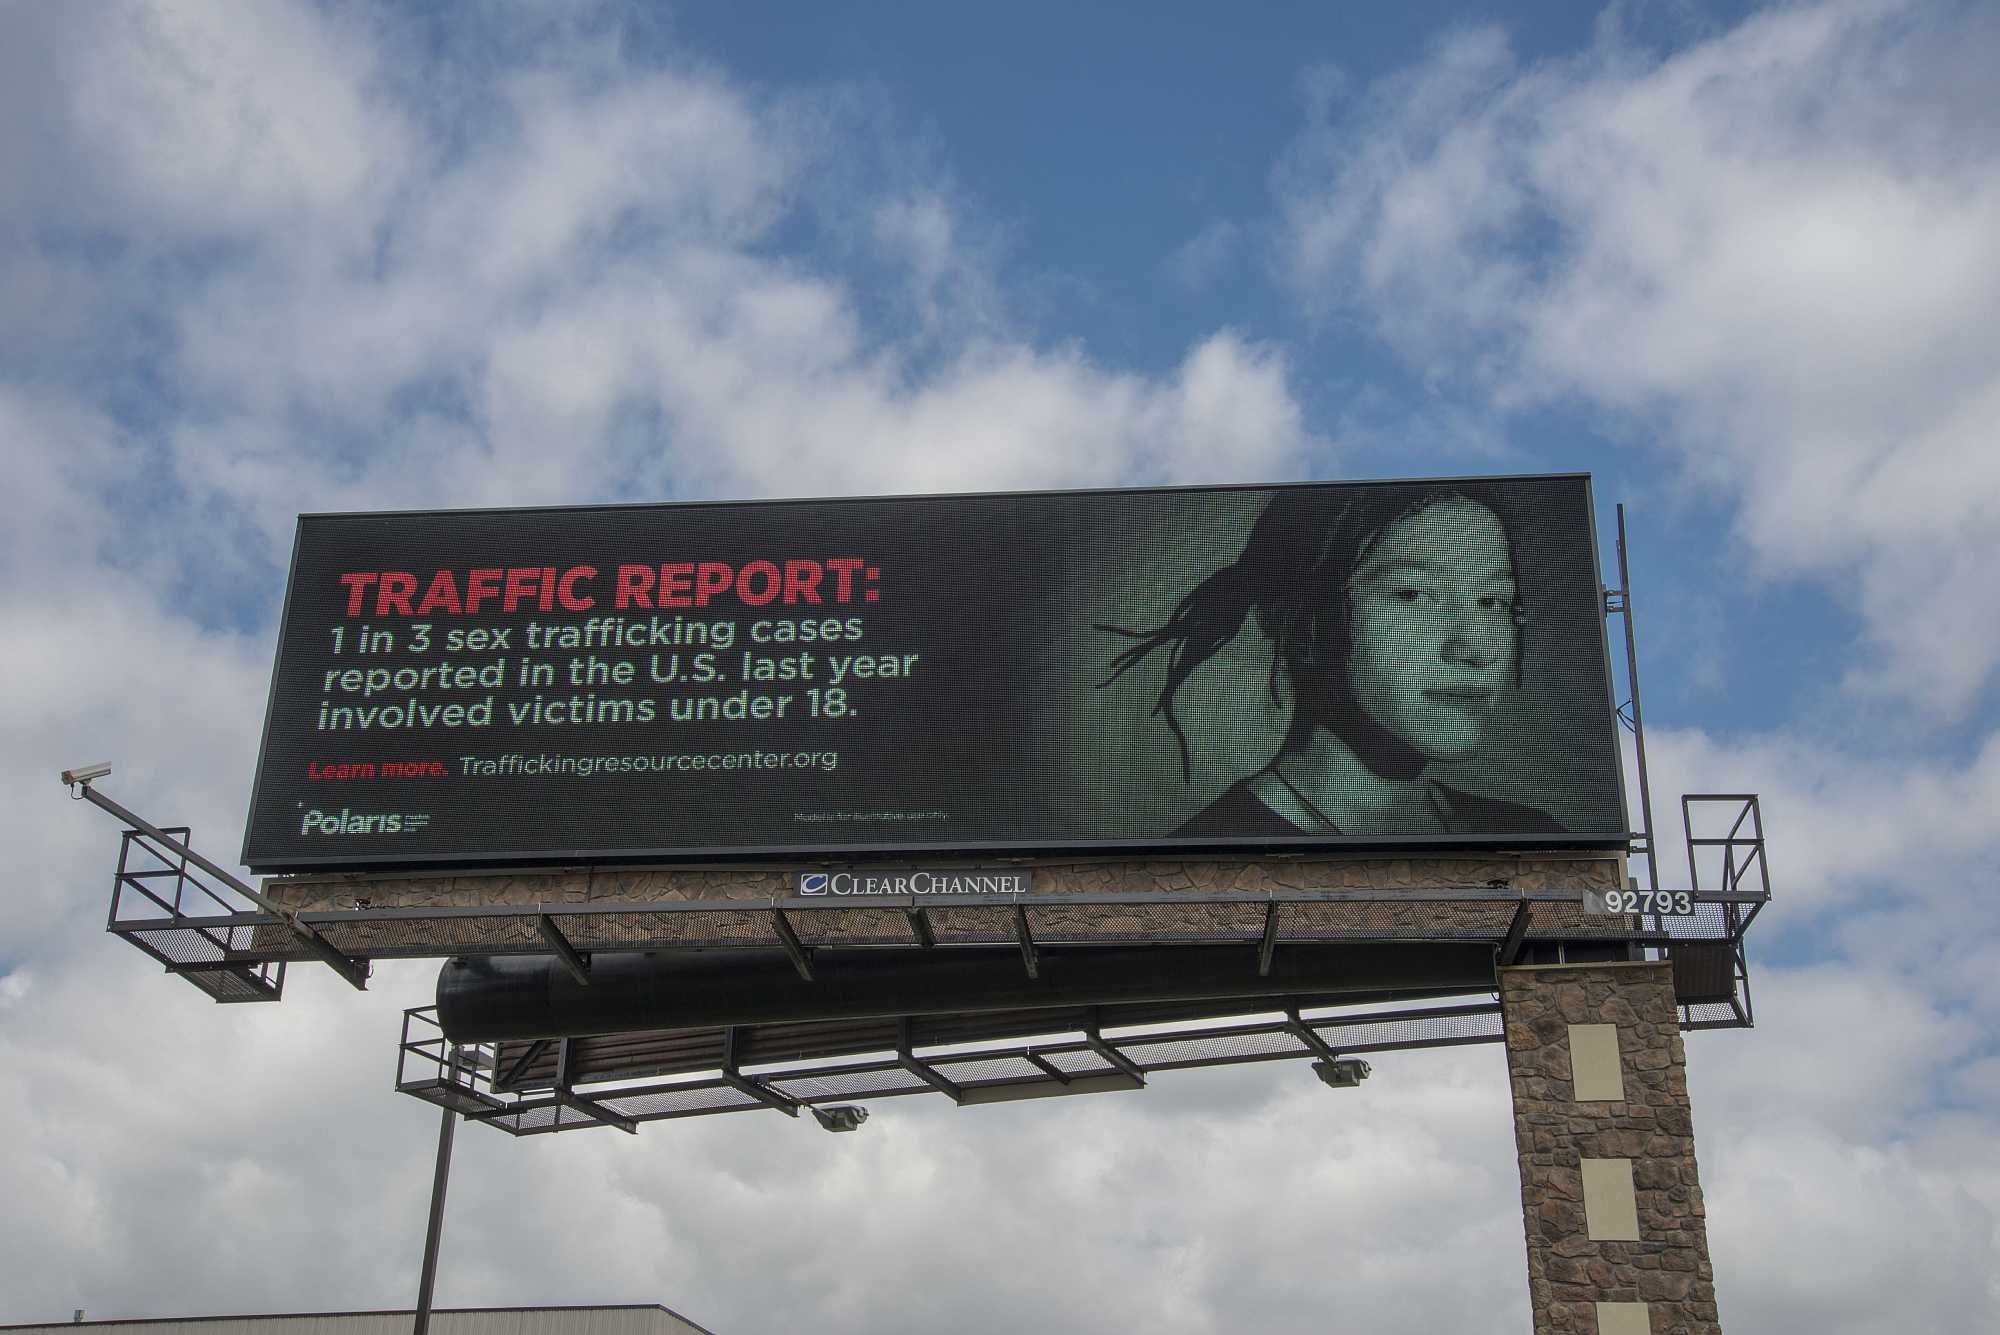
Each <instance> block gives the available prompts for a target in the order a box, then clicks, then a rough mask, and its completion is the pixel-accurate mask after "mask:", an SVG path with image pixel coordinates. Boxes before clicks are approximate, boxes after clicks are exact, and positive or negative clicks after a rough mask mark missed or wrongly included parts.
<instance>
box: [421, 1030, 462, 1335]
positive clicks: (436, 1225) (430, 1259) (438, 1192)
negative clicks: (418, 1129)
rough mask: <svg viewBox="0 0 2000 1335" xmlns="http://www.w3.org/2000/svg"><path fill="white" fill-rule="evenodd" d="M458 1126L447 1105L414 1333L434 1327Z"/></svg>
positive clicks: (433, 1180)
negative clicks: (434, 1303) (435, 1294)
mask: <svg viewBox="0 0 2000 1335" xmlns="http://www.w3.org/2000/svg"><path fill="white" fill-rule="evenodd" d="M457 1069H458V1063H457V1061H456V1059H454V1060H453V1062H452V1070H453V1072H454V1073H456V1071H457ZM457 1126H458V1114H457V1113H455V1112H453V1111H452V1110H451V1109H449V1108H446V1109H445V1110H444V1116H443V1117H442V1118H441V1119H440V1120H439V1121H438V1152H437V1171H436V1173H435V1174H433V1175H432V1177H431V1219H430V1226H429V1228H428V1229H427V1230H426V1231H425V1233H424V1269H423V1274H422V1276H421V1277H420V1278H419V1279H418V1280H417V1316H416V1323H415V1324H414V1325H413V1326H412V1327H411V1335H426V1332H428V1331H429V1330H430V1328H431V1290H432V1289H433V1288H435V1287H436V1285H437V1266H438V1237H439V1235H440V1234H442V1233H443V1232H444V1189H445V1187H446V1185H447V1184H448V1183H449V1181H450V1178H451V1141H452V1133H453V1132H454V1131H455V1130H456V1129H457Z"/></svg>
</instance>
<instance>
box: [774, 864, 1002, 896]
mask: <svg viewBox="0 0 2000 1335" xmlns="http://www.w3.org/2000/svg"><path fill="white" fill-rule="evenodd" d="M792 884H793V886H794V887H795V888H796V889H797V890H798V893H799V894H800V895H801V896H802V897H807V898H813V897H817V896H821V895H832V896H837V897H846V896H850V895H1025V894H1027V893H1028V892H1029V891H1030V890H1031V889H1033V887H1034V876H1033V873H1031V872H1029V871H1028V870H1026V869H1025V868H1022V869H1009V870H1006V871H983V870H977V869H972V870H968V869H965V868H950V869H938V870H931V869H928V868H921V867H920V868H916V869H913V870H898V871H802V872H798V873H796V874H795V875H794V876H793V878H792Z"/></svg>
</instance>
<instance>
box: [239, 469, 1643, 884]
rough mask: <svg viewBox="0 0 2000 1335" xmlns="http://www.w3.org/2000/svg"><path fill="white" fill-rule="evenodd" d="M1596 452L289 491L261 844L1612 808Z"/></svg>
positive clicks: (1149, 834)
mask: <svg viewBox="0 0 2000 1335" xmlns="http://www.w3.org/2000/svg"><path fill="white" fill-rule="evenodd" d="M1617 746H1618V744H1617V723H1616V717H1615V714H1614V711H1613V703H1612V695H1611V687H1610V675H1609V656H1608V653H1607V649H1606V643H1605V635H1604V617H1603V600H1602V586H1601V583H1600V581H1599V576H1598V568H1597V559H1596V541H1595V534H1594V523H1593V517H1592V510H1591V498H1590V489H1589V479H1588V477H1586V476H1582V475H1563V476H1549V477H1507V478H1481V479H1458V480H1442V481H1396V482H1370V483H1324V484H1320V483H1315V484H1301V485H1293V486H1283V487H1243V488H1180V489H1156V490H1128V491H1096V492H1061V493H1034V494H1012V495H961V496H930V497H910V498H878V499H862V500H823V501H779V502H741V503H726V504H672V505H629V506H608V507H595V508H563V509H530V510H506V511H492V510H486V511H449V512H431V513H402V514H345V515H306V516H302V517H301V518H300V520H299V527H298V537H297V544H296V547H295V549H294V552H293V561H292V575H291V584H290V588H289V591H288V594H287V597H286V602H285V609H284V615H283V620H282V624H281V627H280V631H279V641H278V650H277V661H276V666H275V669H274V674H273V680H272V686H271V697H270V705H269V713H268V716H267V719H266V724H265V731H264V741H263V748H262V752H261V755H260V759H259V763H258V776H257V783H256V788H255V792H254V795H253V798H252V809H251V815H250V822H249V828H248V834H247V837H246V841H245V852H244V861H245V862H246V863H247V864H248V865H250V866H252V867H254V868H257V869H258V870H261V871H283V870H314V869H340V868H368V867H397V866H416V865H424V864H435V865H451V866H478V865H508V864H540V865H550V864H567V863H579V862H590V861H633V862H637V861H671V860H676V859H695V858H716V857H766V858H782V857H791V858H807V857H837V856H839V855H843V854H868V853H885V852H912V851H930V852H950V853H971V854H979V853H996V854H998V853H1034V852H1087V851H1104V852H1113V851H1117V850H1135V851H1136V850H1191V851H1192V850H1203V849H1205V850H1216V851H1226V850H1254V851H1262V850H1271V849H1281V850H1294V851H1297V850H1305V849H1312V848H1322V849H1323V848H1339V847H1350V846H1352V847H1359V846H1368V847H1385V846H1409V847H1418V846H1426V847H1427V846H1434V845H1448V846H1458V847H1481V848H1504V847H1510V846H1527V847H1596V848H1606V847H1616V846H1622V845H1623V843H1624V842H1625V839H1626V831H1627V830H1628V828H1629V827H1628V825H1627V823H1626V817H1625V811H1624V802H1623V793H1622V789H1621V781H1620V765H1619V760H1618V749H1617Z"/></svg>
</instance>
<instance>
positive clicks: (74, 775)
mask: <svg viewBox="0 0 2000 1335" xmlns="http://www.w3.org/2000/svg"><path fill="white" fill-rule="evenodd" d="M110 772H111V762H110V761H108V760H106V761H103V762H102V763H100V764H96V765H78V766H77V767H76V768H75V769H66V770H64V771H63V772H62V781H63V787H65V788H74V787H76V786H77V785H78V784H82V785H83V786H84V787H86V788H88V787H90V784H91V780H93V779H101V778H103V777H104V776H105V775H107V774H109V773H110Z"/></svg>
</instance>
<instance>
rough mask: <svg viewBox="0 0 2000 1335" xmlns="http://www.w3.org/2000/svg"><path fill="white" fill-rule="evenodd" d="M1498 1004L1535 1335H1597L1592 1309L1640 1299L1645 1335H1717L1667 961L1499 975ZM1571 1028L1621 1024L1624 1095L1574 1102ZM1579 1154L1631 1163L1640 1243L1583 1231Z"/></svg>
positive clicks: (1621, 1315) (1623, 1315)
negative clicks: (1600, 1237) (1511, 1103)
mask: <svg viewBox="0 0 2000 1335" xmlns="http://www.w3.org/2000/svg"><path fill="white" fill-rule="evenodd" d="M1500 1003H1501V1008H1502V1012H1503V1014H1504V1017H1505V1020H1506V1029H1507V1065H1508V1072H1509V1075H1510V1077H1511V1083H1512V1086H1513V1095H1514V1138H1515V1145H1516V1148H1517V1150H1518V1151H1519V1157H1520V1168H1521V1209H1522V1215H1523V1221H1524V1224H1525V1228H1526V1234H1527V1248H1528V1295H1529V1301H1530V1304H1531V1305H1532V1307H1533V1309H1534V1313H1533V1314H1534V1330H1535V1332H1536V1335H1557V1333H1558V1332H1562V1333H1565V1335H1567V1333H1568V1332H1576V1333H1577V1335H1599V1332H1600V1330H1601V1327H1600V1324H1599V1317H1598V1310H1599V1304H1605V1305H1607V1306H1609V1305H1611V1304H1626V1303H1631V1304H1639V1303H1643V1304H1646V1305H1647V1312H1646V1316H1647V1320H1648V1322H1649V1325H1648V1326H1647V1327H1646V1329H1647V1330H1648V1331H1649V1335H1720V1331H1721V1329H1722V1327H1721V1324H1720V1320H1719V1318H1718V1316H1717V1313H1716V1308H1715V1277H1714V1272H1713V1270H1712V1268H1711V1266H1710V1263H1709V1254H1708V1227H1707V1220H1706V1217H1705V1214H1704V1211H1703V1208H1702V1198H1701V1183H1700V1178H1699V1176H1698V1174H1697V1172H1696V1168H1695V1157H1694V1124H1693V1119H1692V1115H1691V1111H1690V1109H1689V1106H1688V1093H1687V1065H1686V1055H1685V1052H1684V1050H1683V1048H1682V1045H1681V1034H1680V1023H1679V1016H1678V1015H1677V1014H1676V1012H1675V1009H1674V988H1673V971H1672V966H1671V965H1668V964H1666V963H1650V962H1647V963H1629V964H1626V963H1618V964H1589V965H1540V966H1530V967H1525V968H1514V969H1504V970H1502V971H1501V974H1500ZM1573 1024H1611V1025H1615V1026H1617V1030H1618V1047H1619V1051H1620V1054H1621V1058H1622V1065H1623V1072H1622V1075H1623V1081H1624V1093H1625V1097H1624V1098H1623V1099H1622V1100H1618V1101H1610V1102H1579V1101H1578V1100H1577V1098H1576V1089H1575V1086H1574V1084H1573V1080H1572V1070H1571V1065H1570V1051H1569V1042H1568V1036H1569V1026H1570V1025H1573ZM1585 1159H1630V1160H1631V1161H1632V1182H1633V1196H1634V1204H1635V1206H1636V1211H1637V1215H1638V1224H1639V1238H1638V1241H1636V1242H1630V1241H1595V1240H1593V1239H1591V1238H1590V1237H1589V1236H1588V1233H1587V1231H1586V1228H1585V1223H1584V1209H1583V1166H1582V1165H1583V1161H1584V1160H1585ZM1632 1315H1633V1314H1632V1312H1631V1310H1630V1309H1617V1310H1616V1311H1615V1315H1614V1317H1613V1320H1615V1321H1620V1322H1625V1323H1627V1324H1626V1325H1625V1327H1624V1328H1625V1329H1631V1327H1630V1325H1629V1322H1630V1319H1631V1317H1632ZM1619 1329H1620V1327H1618V1326H1616V1325H1614V1326H1612V1327H1611V1328H1610V1330H1609V1331H1603V1332H1602V1335H1611V1332H1612V1331H1617V1330H1619Z"/></svg>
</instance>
